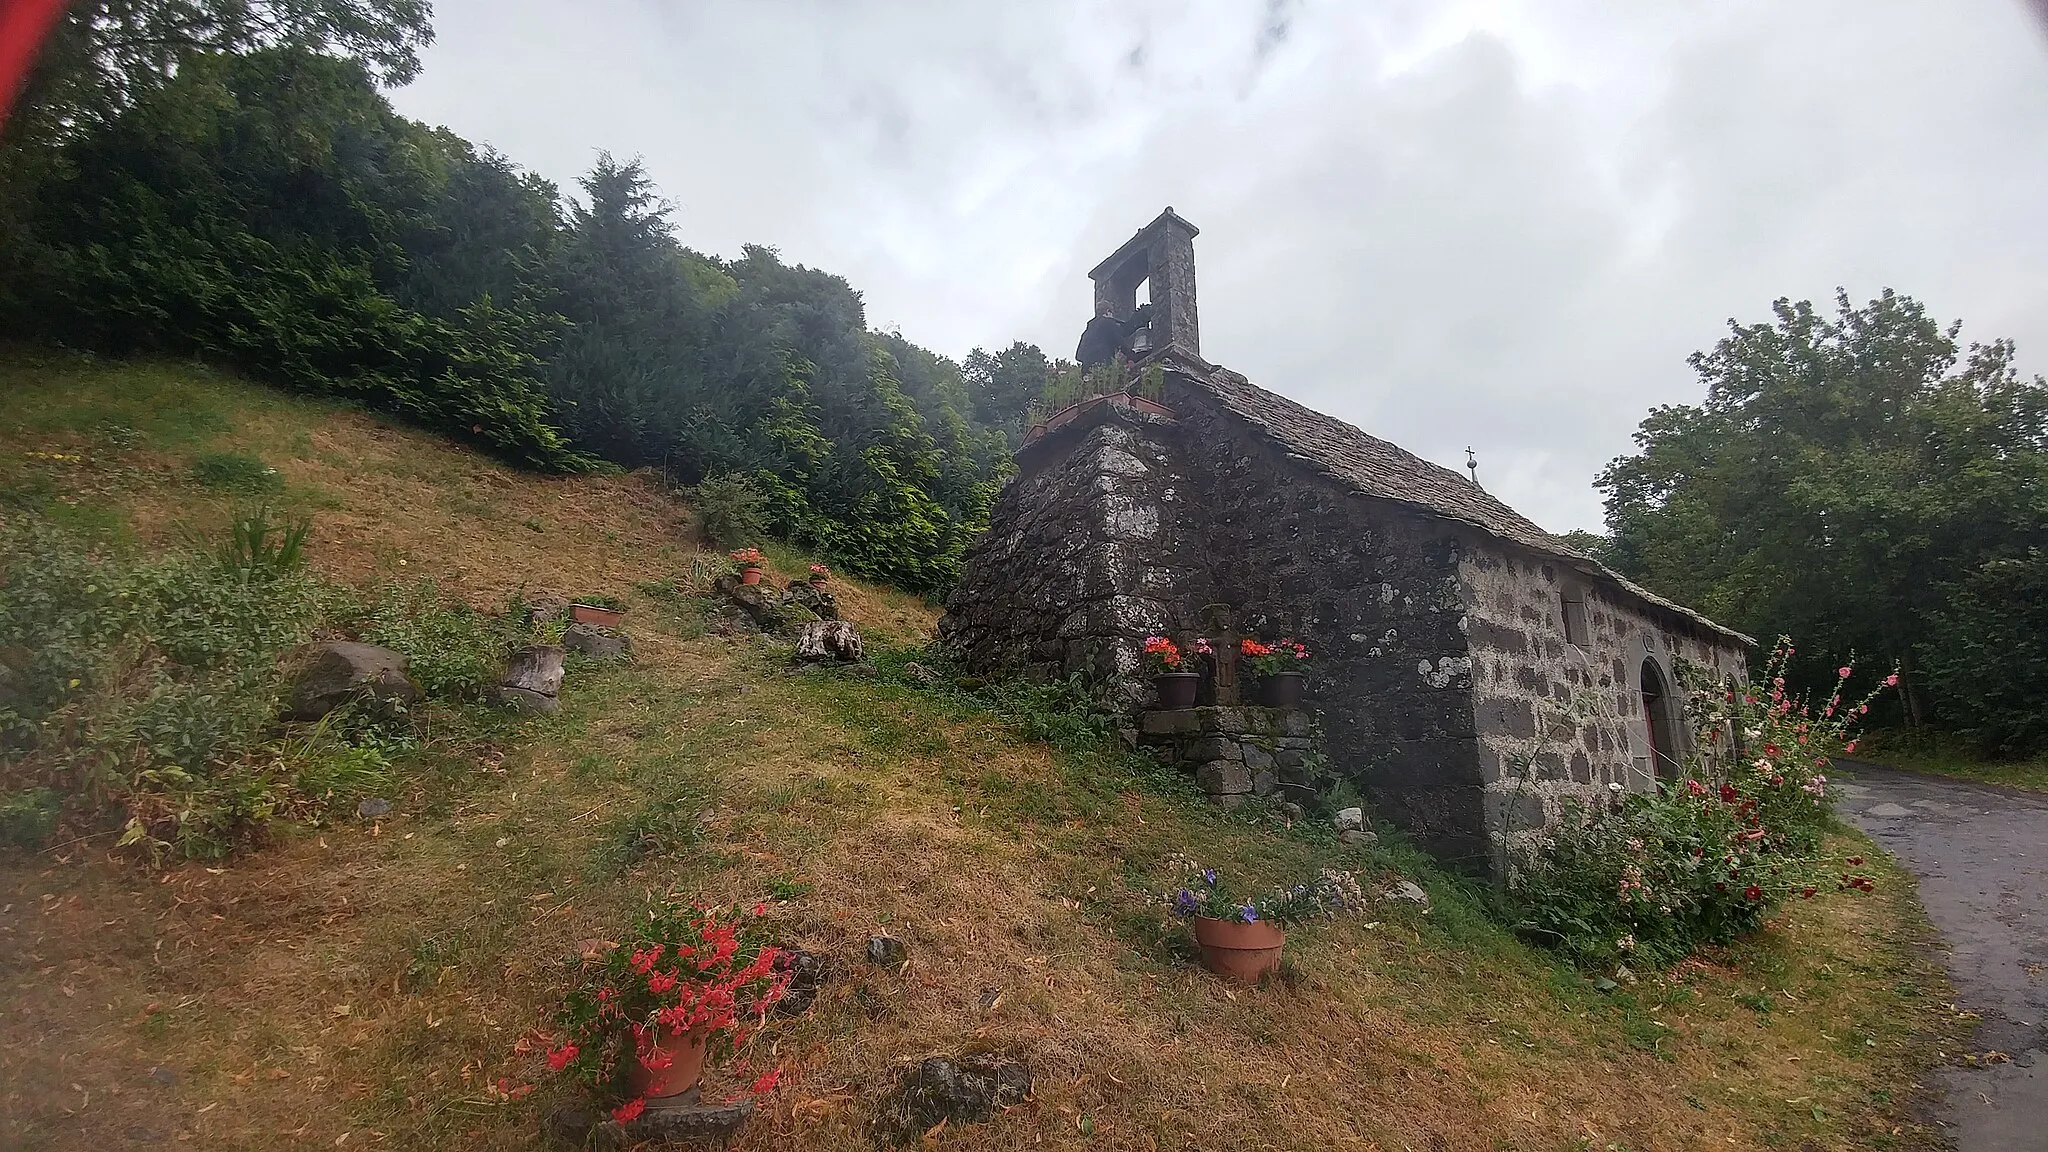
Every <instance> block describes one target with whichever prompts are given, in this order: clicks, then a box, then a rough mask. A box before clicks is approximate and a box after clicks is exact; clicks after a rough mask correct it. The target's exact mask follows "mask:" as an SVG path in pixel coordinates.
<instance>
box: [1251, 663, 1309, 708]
mask: <svg viewBox="0 0 2048 1152" xmlns="http://www.w3.org/2000/svg"><path fill="white" fill-rule="evenodd" d="M1307 682H1308V676H1307V675H1306V674H1305V673H1301V672H1274V673H1271V674H1269V675H1268V676H1266V677H1265V678H1264V679H1263V680H1260V681H1259V699H1260V700H1261V701H1263V702H1264V703H1265V705H1266V707H1268V708H1299V707H1301V700H1302V690H1303V689H1304V687H1306V685H1307Z"/></svg>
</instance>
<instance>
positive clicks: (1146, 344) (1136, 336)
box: [1131, 325, 1152, 356]
mask: <svg viewBox="0 0 2048 1152" xmlns="http://www.w3.org/2000/svg"><path fill="white" fill-rule="evenodd" d="M1151 350H1152V328H1151V326H1150V325H1147V326H1145V327H1143V328H1140V329H1138V330H1137V331H1136V332H1133V333H1131V351H1133V352H1136V353H1137V354H1138V355H1140V356H1142V355H1144V354H1145V353H1147V352H1150V351H1151Z"/></svg>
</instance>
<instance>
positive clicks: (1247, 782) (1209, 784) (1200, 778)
mask: <svg viewBox="0 0 2048 1152" xmlns="http://www.w3.org/2000/svg"><path fill="white" fill-rule="evenodd" d="M1195 783H1196V784H1197V785H1199V786H1200V787H1201V789H1202V791H1204V792H1207V793H1208V794H1209V795H1211V796H1229V795H1233V794H1239V793H1245V792H1250V791H1251V790H1252V774H1251V770H1250V769H1248V768H1246V767H1245V766H1244V761H1242V760H1211V761H1209V762H1208V763H1207V764H1204V765H1202V766H1201V767H1199V768H1197V769H1195Z"/></svg>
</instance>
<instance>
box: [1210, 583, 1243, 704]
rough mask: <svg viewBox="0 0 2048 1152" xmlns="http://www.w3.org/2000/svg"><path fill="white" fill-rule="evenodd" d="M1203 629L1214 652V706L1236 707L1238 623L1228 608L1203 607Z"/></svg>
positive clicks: (1218, 605)
mask: <svg viewBox="0 0 2048 1152" xmlns="http://www.w3.org/2000/svg"><path fill="white" fill-rule="evenodd" d="M1202 627H1203V628H1205V629H1207V630H1208V632H1209V636H1210V640H1209V643H1210V646H1211V647H1212V648H1213V649H1214V650H1215V651H1214V654H1215V657H1216V703H1217V705H1218V706H1220V707H1224V708H1228V707H1230V706H1232V705H1234V704H1236V703H1237V640H1238V636H1237V620H1236V618H1235V616H1234V614H1233V613H1232V612H1231V610H1230V605H1228V604H1204V605H1202Z"/></svg>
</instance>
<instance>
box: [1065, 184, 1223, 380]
mask: <svg viewBox="0 0 2048 1152" xmlns="http://www.w3.org/2000/svg"><path fill="white" fill-rule="evenodd" d="M1200 233H1201V229H1199V228H1196V227H1195V226H1194V225H1193V224H1190V223H1188V222H1187V221H1186V220H1184V219H1182V218H1181V216H1180V215H1179V214H1178V213H1176V212H1175V211H1174V210H1173V209H1172V207H1170V206H1169V207H1168V208H1167V209H1166V211H1164V212H1161V213H1160V214H1159V217H1158V219H1156V220H1154V221H1152V222H1151V223H1150V224H1147V225H1145V226H1144V227H1143V228H1140V229H1138V233H1137V235H1135V236H1133V237H1131V238H1130V239H1129V240H1126V241H1124V245H1123V247H1121V248H1118V249H1117V250H1116V251H1115V252H1114V253H1112V254H1111V255H1110V257H1109V259H1107V260H1104V261H1103V262H1102V263H1100V264H1097V265H1096V266H1095V269H1094V271H1092V272H1090V273H1088V278H1089V279H1091V280H1093V281H1095V302H1096V304H1097V305H1100V304H1103V303H1105V302H1107V303H1108V304H1109V306H1110V308H1111V310H1112V311H1111V315H1114V316H1115V317H1116V318H1117V319H1119V320H1124V321H1129V320H1130V319H1131V317H1132V316H1133V315H1134V314H1135V313H1136V312H1137V310H1138V286H1139V285H1140V284H1147V285H1149V291H1150V294H1151V301H1152V324H1151V328H1150V330H1149V333H1148V335H1149V341H1148V344H1149V346H1148V347H1146V348H1145V350H1144V352H1143V353H1142V356H1148V357H1149V356H1153V355H1156V354H1158V353H1160V352H1162V351H1165V350H1167V349H1173V350H1174V351H1177V352H1181V353H1183V354H1185V355H1187V356H1189V357H1192V358H1193V359H1195V360H1196V361H1200V360H1201V359H1202V334H1201V324H1200V321H1199V319H1198V317H1197V313H1196V310H1195V237H1196V236H1197V235H1199V234H1200Z"/></svg>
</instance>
